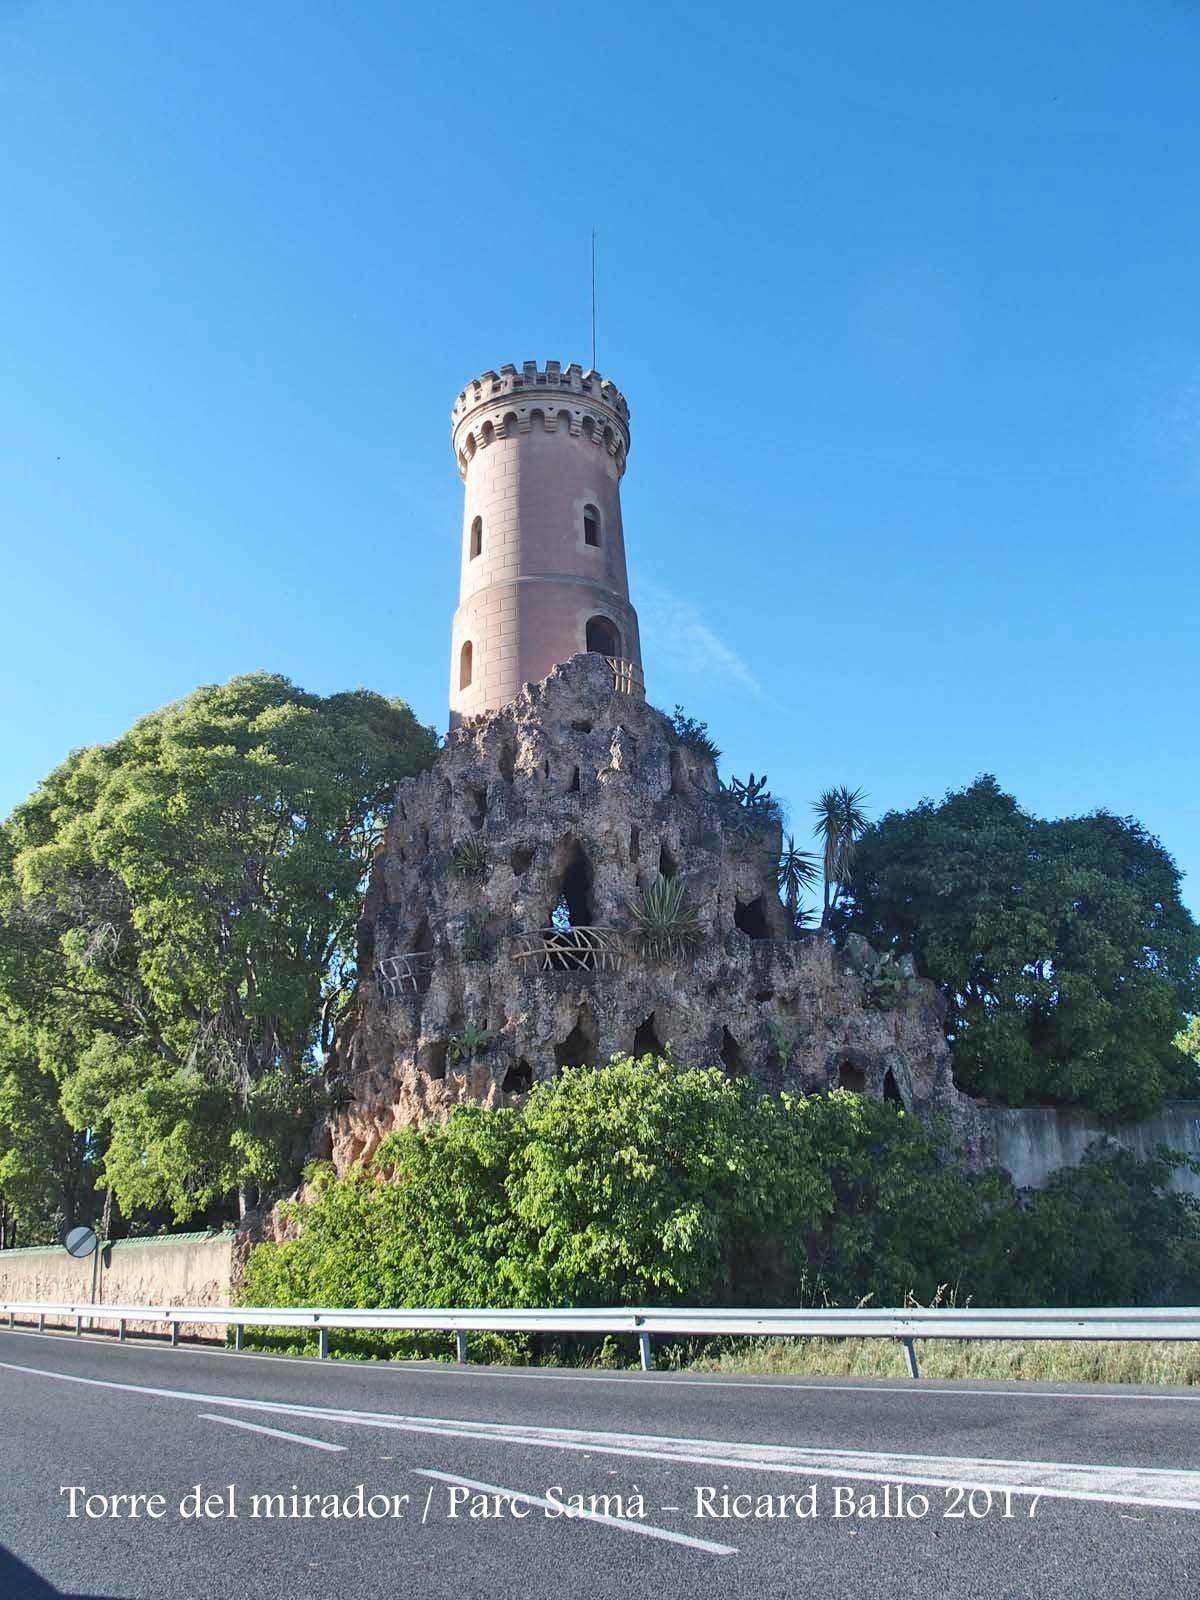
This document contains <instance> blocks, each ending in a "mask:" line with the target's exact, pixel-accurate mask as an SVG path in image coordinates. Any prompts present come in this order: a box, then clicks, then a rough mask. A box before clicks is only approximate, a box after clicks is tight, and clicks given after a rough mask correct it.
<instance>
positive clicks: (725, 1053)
mask: <svg viewBox="0 0 1200 1600" xmlns="http://www.w3.org/2000/svg"><path fill="white" fill-rule="evenodd" d="M721 1060H722V1062H723V1063H724V1066H725V1071H726V1072H727V1073H728V1074H729V1076H730V1077H731V1078H740V1077H742V1076H743V1075H744V1074H745V1071H746V1061H745V1058H744V1056H743V1055H742V1047H741V1045H740V1044H739V1043H738V1042H737V1040H736V1039H735V1038H734V1037H733V1035H732V1034H731V1033H730V1031H729V1029H728V1028H722V1029H721Z"/></svg>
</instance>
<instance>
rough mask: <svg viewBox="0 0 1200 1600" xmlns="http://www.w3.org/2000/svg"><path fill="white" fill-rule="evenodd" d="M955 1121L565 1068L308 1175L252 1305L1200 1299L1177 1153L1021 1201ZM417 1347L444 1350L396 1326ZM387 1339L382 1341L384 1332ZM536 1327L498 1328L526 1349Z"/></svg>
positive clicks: (632, 1067) (1101, 1165) (1073, 1178)
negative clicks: (349, 1162)
mask: <svg viewBox="0 0 1200 1600" xmlns="http://www.w3.org/2000/svg"><path fill="white" fill-rule="evenodd" d="M939 1131H940V1130H938V1129H937V1128H936V1127H934V1128H929V1127H927V1126H925V1125H922V1124H920V1123H918V1122H916V1121H915V1120H914V1119H913V1118H912V1117H911V1116H909V1115H907V1114H906V1113H905V1112H904V1111H903V1110H902V1109H900V1108H899V1107H897V1106H895V1105H893V1104H889V1103H887V1102H884V1101H879V1100H874V1099H870V1098H867V1097H863V1096H858V1095H851V1094H845V1093H842V1092H838V1093H835V1094H829V1095H814V1096H809V1097H807V1098H805V1097H801V1098H795V1099H793V1098H789V1097H787V1096H780V1097H778V1098H771V1097H762V1096H760V1095H759V1093H758V1092H757V1090H756V1089H755V1087H754V1086H753V1085H752V1084H750V1083H748V1082H745V1081H731V1080H730V1079H728V1078H727V1077H726V1076H725V1075H724V1074H723V1073H721V1072H718V1071H715V1070H714V1071H700V1070H692V1069H686V1068H683V1067H679V1066H677V1065H675V1064H674V1063H671V1062H669V1061H663V1060H660V1059H658V1058H656V1057H651V1056H647V1057H644V1058H643V1059H642V1060H640V1061H635V1060H631V1059H629V1058H624V1059H617V1060H615V1061H614V1062H613V1063H612V1064H611V1065H610V1066H608V1067H604V1068H600V1069H598V1070H594V1071H593V1070H589V1069H579V1070H575V1071H566V1072H564V1073H563V1074H562V1075H561V1076H560V1077H559V1078H557V1079H556V1080H555V1081H554V1082H553V1083H549V1084H541V1085H537V1086H535V1088H534V1089H533V1091H532V1093H531V1094H530V1096H529V1099H528V1101H527V1103H526V1105H525V1107H524V1108H523V1109H521V1110H518V1111H514V1110H501V1111H484V1110H481V1109H480V1108H479V1107H478V1106H471V1105H468V1106H462V1107H460V1108H458V1109H457V1110H455V1111H454V1112H453V1113H452V1115H451V1116H450V1118H449V1120H448V1122H447V1123H446V1124H445V1125H444V1126H431V1127H425V1128H421V1129H409V1130H406V1131H404V1132H402V1133H398V1134H393V1135H391V1136H390V1137H389V1138H388V1139H386V1140H385V1141H384V1143H383V1144H382V1145H381V1146H380V1149H379V1152H378V1154H377V1156H376V1158H375V1160H374V1162H373V1163H372V1164H371V1165H370V1166H369V1167H357V1168H354V1169H352V1170H351V1171H350V1172H349V1173H347V1174H346V1175H345V1176H344V1177H342V1178H338V1177H336V1176H335V1175H334V1173H333V1172H332V1170H331V1169H330V1168H328V1167H327V1166H324V1167H320V1168H318V1169H317V1170H315V1171H314V1173H313V1175H312V1181H311V1187H310V1196H309V1199H308V1200H307V1201H306V1202H303V1203H301V1202H297V1203H293V1204H292V1206H291V1207H290V1208H289V1209H290V1216H291V1219H292V1221H293V1222H294V1223H295V1224H296V1227H297V1232H296V1236H295V1237H293V1238H291V1239H288V1240H287V1241H286V1242H284V1243H282V1244H268V1245H261V1246H259V1247H258V1248H257V1249H256V1250H255V1251H254V1252H253V1254H252V1255H251V1258H250V1261H249V1263H248V1269H247V1273H246V1277H245V1280H244V1283H243V1288H242V1300H243V1303H245V1304H258V1305H262V1304H267V1305H285V1306H286V1305H295V1306H300V1305H356V1306H405V1305H409V1306H450V1305H459V1306H464V1305H468V1306H469V1305H473V1306H505V1305H508V1306H556V1305H559V1306H561V1305H613V1304H622V1303H624V1304H676V1305H678V1304H689V1303H692V1304H700V1303H703V1304H710V1305H721V1304H726V1305H729V1304H742V1305H751V1304H760V1305H772V1304H774V1305H780V1304H791V1305H797V1304H798V1305H805V1304H841V1305H855V1304H858V1303H861V1302H863V1301H870V1302H872V1303H874V1304H877V1305H883V1304H893V1305H894V1304H902V1303H904V1302H905V1300H906V1299H908V1298H910V1297H912V1298H915V1299H917V1300H918V1301H921V1302H925V1303H927V1302H929V1301H931V1300H933V1299H934V1298H935V1297H936V1296H937V1295H938V1294H939V1292H943V1293H944V1292H947V1291H948V1292H949V1293H950V1294H951V1295H952V1296H953V1297H954V1298H956V1299H957V1300H958V1302H959V1303H962V1302H964V1301H965V1300H967V1299H973V1300H974V1301H975V1302H976V1303H978V1304H982V1303H991V1304H1013V1305H1020V1304H1046V1305H1053V1304H1077V1305H1086V1304H1089V1303H1090V1304H1099V1303H1106V1302H1108V1303H1116V1302H1124V1303H1137V1302H1160V1303H1161V1302H1167V1301H1170V1300H1179V1299H1189V1298H1195V1297H1196V1295H1197V1293H1198V1292H1200V1207H1197V1205H1196V1203H1195V1202H1194V1201H1191V1200H1188V1199H1186V1198H1184V1197H1183V1196H1180V1195H1173V1194H1168V1193H1166V1192H1165V1191H1164V1185H1165V1184H1166V1182H1167V1180H1168V1177H1169V1174H1170V1171H1171V1163H1170V1162H1169V1161H1166V1160H1157V1161H1154V1162H1149V1163H1144V1164H1140V1165H1139V1163H1137V1162H1136V1161H1134V1160H1133V1158H1132V1157H1131V1156H1129V1155H1127V1154H1126V1153H1124V1152H1122V1151H1117V1150H1115V1148H1114V1149H1109V1150H1101V1151H1098V1152H1096V1153H1095V1154H1093V1155H1092V1156H1091V1157H1090V1158H1089V1160H1088V1161H1087V1162H1086V1163H1085V1165H1084V1166H1083V1167H1082V1168H1081V1169H1079V1170H1078V1171H1076V1172H1067V1173H1063V1174H1060V1175H1059V1176H1058V1177H1057V1178H1055V1180H1054V1181H1053V1182H1052V1183H1051V1184H1050V1185H1049V1187H1048V1188H1046V1189H1045V1190H1043V1191H1041V1192H1039V1193H1037V1194H1035V1195H1032V1196H1025V1197H1018V1196H1014V1195H1013V1193H1012V1192H1011V1191H1010V1190H1008V1189H1007V1188H1006V1186H1005V1185H1004V1184H1003V1183H1002V1182H1001V1181H1000V1179H999V1176H998V1175H997V1174H995V1173H991V1174H987V1175H985V1176H984V1177H982V1178H973V1177H970V1176H968V1175H967V1174H965V1173H963V1172H962V1171H961V1169H960V1168H958V1167H957V1166H956V1165H954V1164H953V1163H952V1162H947V1161H946V1160H945V1159H944V1157H943V1155H942V1154H941V1152H940V1147H939V1142H938V1135H939ZM372 1340H373V1346H374V1347H380V1346H382V1347H391V1348H393V1349H397V1350H403V1351H404V1352H406V1353H412V1352H413V1351H415V1350H417V1349H425V1350H431V1349H436V1348H438V1347H439V1343H444V1341H438V1340H433V1341H430V1340H413V1339H410V1338H407V1337H403V1338H398V1339H385V1340H379V1339H375V1338H374V1336H372ZM369 1342H370V1341H369ZM533 1345H534V1341H525V1340H515V1341H514V1340H507V1341H492V1347H493V1348H494V1349H496V1350H497V1351H499V1352H501V1353H504V1354H506V1355H507V1356H508V1357H509V1358H510V1359H512V1358H514V1357H515V1356H518V1355H521V1354H523V1353H526V1352H527V1351H528V1350H529V1349H530V1348H532V1347H533Z"/></svg>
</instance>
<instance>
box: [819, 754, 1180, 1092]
mask: <svg viewBox="0 0 1200 1600" xmlns="http://www.w3.org/2000/svg"><path fill="white" fill-rule="evenodd" d="M1179 884H1180V875H1179V872H1178V869H1177V868H1176V866H1175V863H1174V861H1173V860H1172V859H1171V857H1170V856H1169V855H1168V854H1167V852H1166V851H1165V850H1164V849H1163V847H1162V845H1161V844H1160V843H1159V842H1158V840H1157V839H1155V838H1154V837H1152V835H1150V834H1149V833H1148V832H1147V831H1146V830H1145V828H1143V827H1142V826H1141V825H1140V823H1138V822H1135V821H1134V820H1133V819H1132V818H1130V817H1124V818H1122V817H1117V816H1113V815H1112V814H1111V813H1109V812H1107V811H1096V812H1093V813H1092V814H1091V815H1090V816H1085V817H1070V818H1064V819H1061V820H1057V821H1047V820H1043V819H1041V818H1038V817H1034V816H1031V815H1030V814H1029V813H1028V812H1026V811H1024V810H1022V808H1021V807H1020V806H1019V805H1018V804H1017V802H1016V800H1015V799H1013V797H1012V796H1011V795H1008V794H1005V793H1004V792H1003V791H1002V790H1001V789H1000V787H999V785H998V784H997V782H996V780H995V779H994V778H992V777H986V776H985V777H981V778H979V779H977V780H976V782H975V783H973V784H971V785H970V786H969V787H967V788H965V789H962V790H958V791H952V792H950V793H949V794H947V796H946V798H945V799H944V800H943V801H942V802H940V803H939V804H935V803H934V802H933V801H929V800H926V801H922V803H921V804H920V805H918V806H916V807H914V808H913V809H912V810H911V811H893V812H889V813H888V814H887V815H886V816H885V817H883V818H882V819H881V820H880V821H879V822H877V823H874V824H873V825H872V826H870V827H869V828H868V829H867V830H866V832H865V833H864V834H863V836H862V838H861V839H860V840H859V843H858V847H857V855H856V858H855V866H854V875H853V879H852V882H851V884H850V889H849V892H848V894H847V895H846V896H845V897H844V899H843V902H842V904H841V906H840V908H839V911H838V914H837V919H836V921H837V927H838V930H839V932H840V933H842V934H845V933H846V932H857V933H861V934H864V935H865V936H866V938H867V939H868V940H870V942H871V943H872V944H873V945H875V946H876V947H877V948H879V949H883V950H892V951H894V952H896V953H901V952H911V953H912V955H913V956H914V957H915V958H916V962H917V966H918V969H919V970H920V971H921V972H922V973H923V974H924V975H926V976H927V977H930V978H932V979H933V980H934V981H935V982H936V983H937V984H939V985H940V986H941V988H942V990H943V992H944V994H945V996H946V999H947V1002H948V1014H947V1031H948V1033H949V1035H950V1037H951V1039H952V1041H953V1044H954V1073H955V1077H956V1079H957V1080H958V1082H959V1083H960V1084H961V1085H962V1086H963V1087H964V1088H967V1089H969V1090H971V1091H972V1092H974V1093H977V1094H983V1095H987V1096H989V1097H991V1098H994V1099H997V1100H1002V1101H1006V1102H1008V1103H1009V1104H1011V1105H1023V1104H1028V1103H1032V1102H1042V1103H1050V1104H1069V1103H1074V1104H1079V1105H1084V1106H1089V1107H1092V1108H1093V1109H1095V1110H1097V1111H1099V1112H1101V1113H1103V1114H1105V1115H1108V1116H1112V1117H1121V1116H1144V1115H1146V1114H1147V1113H1148V1112H1150V1111H1152V1110H1154V1109H1155V1108H1156V1107H1157V1106H1158V1105H1159V1104H1160V1103H1161V1101H1162V1099H1163V1097H1164V1096H1167V1095H1189V1094H1195V1093H1197V1092H1198V1088H1200V1080H1198V1074H1197V1070H1196V1066H1195V1063H1193V1062H1191V1061H1190V1060H1189V1058H1188V1056H1187V1055H1186V1054H1184V1053H1183V1052H1182V1051H1181V1049H1180V1048H1179V1047H1178V1046H1177V1045H1176V1044H1175V1043H1174V1038H1175V1035H1176V1034H1177V1033H1178V1032H1179V1030H1180V1029H1181V1027H1182V1026H1183V1023H1184V1021H1185V1014H1186V1013H1187V1012H1190V1011H1191V1010H1193V1009H1194V1008H1195V1000H1196V994H1197V963H1198V961H1200V929H1197V926H1196V924H1195V922H1194V921H1193V919H1192V917H1191V915H1190V914H1189V912H1188V910H1187V908H1186V907H1185V906H1184V904H1183V902H1182V900H1181V899H1180V895H1179Z"/></svg>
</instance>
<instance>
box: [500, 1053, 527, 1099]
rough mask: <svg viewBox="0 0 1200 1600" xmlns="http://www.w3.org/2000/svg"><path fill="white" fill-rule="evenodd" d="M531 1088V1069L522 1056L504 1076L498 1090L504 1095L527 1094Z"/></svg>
mask: <svg viewBox="0 0 1200 1600" xmlns="http://www.w3.org/2000/svg"><path fill="white" fill-rule="evenodd" d="M532 1087H533V1068H532V1067H531V1066H530V1065H529V1063H528V1061H526V1059H525V1057H524V1056H522V1057H521V1059H520V1060H519V1061H514V1062H513V1064H512V1065H511V1066H510V1067H509V1069H508V1071H507V1072H506V1073H505V1074H504V1078H503V1081H502V1082H501V1084H500V1088H501V1089H502V1090H503V1092H504V1093H505V1094H528V1093H529V1091H530V1089H531V1088H532Z"/></svg>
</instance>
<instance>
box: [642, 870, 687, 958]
mask: <svg viewBox="0 0 1200 1600" xmlns="http://www.w3.org/2000/svg"><path fill="white" fill-rule="evenodd" d="M628 905H629V912H630V915H631V916H632V917H633V919H634V925H635V931H636V934H637V939H638V943H639V944H640V945H641V947H642V954H643V955H645V956H647V957H649V959H650V960H652V961H656V960H661V959H662V958H663V957H671V956H683V955H687V953H688V952H689V951H690V950H693V949H695V947H696V946H697V945H698V944H699V942H700V934H701V929H700V919H699V918H698V917H697V916H696V914H695V913H694V912H693V911H692V910H691V908H690V907H689V906H688V903H687V897H686V895H685V892H684V887H683V880H682V879H681V878H664V877H663V875H662V873H661V872H660V873H659V874H658V876H657V877H656V878H655V880H654V882H653V883H652V884H651V885H650V887H649V888H648V889H647V890H646V891H645V892H644V893H643V894H640V895H639V896H638V897H637V899H636V900H630V901H629V902H628Z"/></svg>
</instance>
